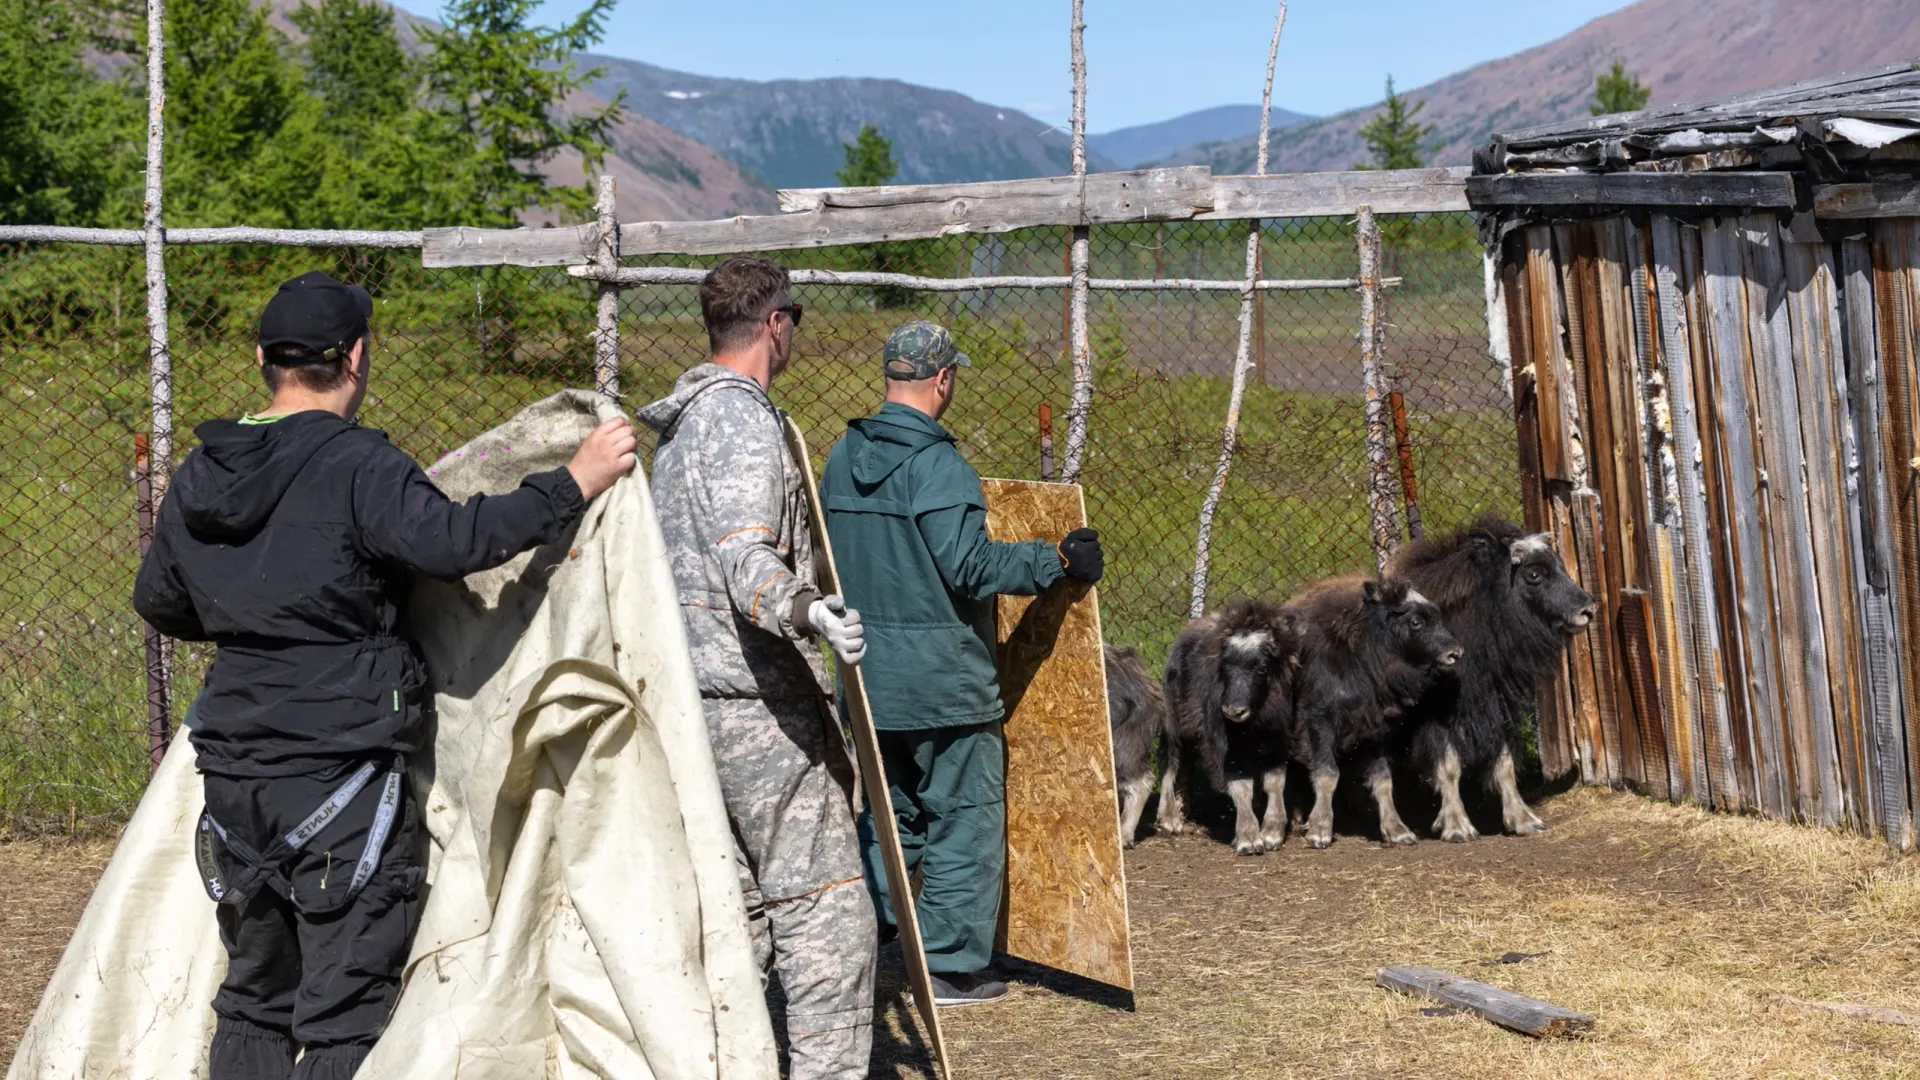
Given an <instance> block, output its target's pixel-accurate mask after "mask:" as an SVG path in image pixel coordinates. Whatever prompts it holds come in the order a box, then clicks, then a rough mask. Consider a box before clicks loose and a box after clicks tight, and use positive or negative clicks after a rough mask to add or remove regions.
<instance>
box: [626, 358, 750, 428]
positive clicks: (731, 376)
mask: <svg viewBox="0 0 1920 1080" xmlns="http://www.w3.org/2000/svg"><path fill="white" fill-rule="evenodd" d="M728 381H732V382H737V383H741V384H744V385H746V386H749V387H752V388H753V391H754V393H756V394H759V395H760V396H761V397H763V398H764V397H765V396H766V393H765V391H762V390H761V389H760V384H759V383H757V382H754V381H753V380H752V379H749V378H747V377H746V376H745V375H742V374H740V373H739V372H737V371H735V370H733V369H732V368H725V367H721V366H720V365H719V364H714V363H706V364H701V365H700V366H698V367H693V368H688V369H687V370H686V371H685V372H682V373H681V375H680V378H679V379H677V380H675V381H674V384H673V393H671V394H668V395H667V396H666V397H663V398H661V399H660V400H659V401H655V402H653V403H651V404H649V405H645V406H642V407H641V409H640V411H639V412H637V413H635V414H634V415H635V416H637V417H638V418H639V420H640V422H641V423H643V424H645V425H647V426H648V427H650V428H652V429H653V430H654V431H656V432H659V433H660V434H661V435H665V434H667V433H668V432H669V431H671V430H672V429H673V425H674V424H676V423H678V422H679V421H680V414H681V413H684V412H686V411H687V406H688V405H690V404H692V403H693V399H694V398H696V397H698V396H700V394H701V393H702V392H704V391H706V390H708V389H710V388H712V387H714V386H717V385H719V384H721V383H724V382H728Z"/></svg>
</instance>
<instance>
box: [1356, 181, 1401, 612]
mask: <svg viewBox="0 0 1920 1080" xmlns="http://www.w3.org/2000/svg"><path fill="white" fill-rule="evenodd" d="M1359 218H1360V221H1359V229H1358V231H1357V234H1356V240H1357V243H1358V245H1359V248H1360V371H1361V376H1362V378H1363V380H1364V382H1365V384H1366V393H1367V507H1368V510H1369V518H1370V522H1371V529H1370V532H1371V535H1372V539H1373V561H1374V568H1375V569H1376V570H1378V571H1379V572H1380V573H1382V574H1384V573H1386V572H1387V558H1388V557H1389V556H1391V555H1392V554H1393V549H1394V548H1395V547H1396V546H1398V544H1399V539H1400V523H1399V519H1398V515H1396V514H1395V513H1394V490H1393V488H1394V475H1393V465H1392V461H1391V459H1392V454H1393V436H1392V431H1391V427H1390V425H1389V423H1388V417H1387V382H1386V374H1385V372H1384V370H1383V368H1382V364H1381V356H1382V353H1383V352H1384V351H1385V346H1386V337H1387V333H1386V325H1385V320H1384V319H1383V318H1382V317H1381V314H1382V313H1381V303H1380V293H1381V286H1380V226H1379V225H1378V224H1377V223H1376V222H1375V221H1374V220H1373V209H1372V208H1371V207H1367V206H1363V207H1361V208H1360V214H1359Z"/></svg>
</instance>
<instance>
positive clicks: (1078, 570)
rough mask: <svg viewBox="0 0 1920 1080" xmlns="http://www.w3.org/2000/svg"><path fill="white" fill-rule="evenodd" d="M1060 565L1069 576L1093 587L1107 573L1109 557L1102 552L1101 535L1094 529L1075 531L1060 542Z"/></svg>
mask: <svg viewBox="0 0 1920 1080" xmlns="http://www.w3.org/2000/svg"><path fill="white" fill-rule="evenodd" d="M1060 565H1061V566H1063V567H1065V568H1066V572H1067V576H1068V577H1070V578H1072V579H1073V580H1075V581H1084V582H1086V583H1087V584H1089V585H1091V584H1093V583H1094V582H1096V581H1099V580H1100V575H1101V574H1103V573H1105V572H1106V568H1107V557H1106V554H1105V553H1104V552H1102V551H1101V550H1100V534H1099V533H1097V532H1094V531H1093V530H1092V529H1075V530H1073V531H1072V532H1070V533H1068V534H1067V538H1066V539H1064V540H1062V541H1060Z"/></svg>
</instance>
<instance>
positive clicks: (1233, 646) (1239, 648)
mask: <svg viewBox="0 0 1920 1080" xmlns="http://www.w3.org/2000/svg"><path fill="white" fill-rule="evenodd" d="M1272 641H1273V635H1272V634H1271V633H1269V632H1268V631H1265V630H1248V631H1246V632H1245V633H1240V634H1235V635H1233V636H1232V637H1230V638H1228V639H1227V651H1228V652H1230V653H1238V654H1240V655H1241V656H1247V655H1250V654H1252V653H1257V652H1261V651H1263V650H1264V649H1266V647H1267V645H1268V644H1270V643H1271V642H1272Z"/></svg>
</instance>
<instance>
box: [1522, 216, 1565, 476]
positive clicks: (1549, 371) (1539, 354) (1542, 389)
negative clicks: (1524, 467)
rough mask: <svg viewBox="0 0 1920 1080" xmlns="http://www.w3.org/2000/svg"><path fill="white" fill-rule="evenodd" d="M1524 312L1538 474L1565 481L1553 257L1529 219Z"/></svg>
mask: <svg viewBox="0 0 1920 1080" xmlns="http://www.w3.org/2000/svg"><path fill="white" fill-rule="evenodd" d="M1526 245H1527V246H1526V268H1525V272H1526V299H1527V317H1526V318H1525V319H1524V320H1522V321H1523V322H1524V324H1525V325H1526V326H1527V328H1528V337H1529V338H1530V341H1529V344H1528V347H1527V349H1526V351H1525V355H1526V357H1527V367H1526V368H1525V369H1523V370H1525V371H1528V372H1529V373H1530V374H1531V375H1532V377H1533V381H1534V394H1535V397H1536V400H1537V401H1538V403H1539V407H1538V410H1537V412H1536V419H1537V421H1538V423H1539V425H1540V478H1541V480H1543V481H1547V480H1557V481H1560V482H1563V483H1571V482H1572V480H1573V473H1574V458H1575V454H1574V449H1573V446H1572V438H1571V436H1572V433H1571V431H1570V428H1569V424H1568V417H1569V415H1570V407H1569V405H1568V403H1567V401H1566V395H1565V394H1564V393H1563V392H1562V388H1563V387H1567V386H1570V385H1571V380H1570V378H1569V377H1568V368H1567V363H1566V356H1565V353H1564V351H1563V349H1562V347H1561V340H1562V339H1561V326H1562V323H1563V320H1562V318H1561V315H1560V311H1561V304H1560V300H1559V297H1560V285H1559V282H1560V274H1559V271H1558V269H1557V268H1556V267H1555V265H1554V260H1553V231H1552V229H1550V228H1548V227H1547V226H1545V225H1535V226H1533V227H1531V228H1529V229H1527V231H1526Z"/></svg>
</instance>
